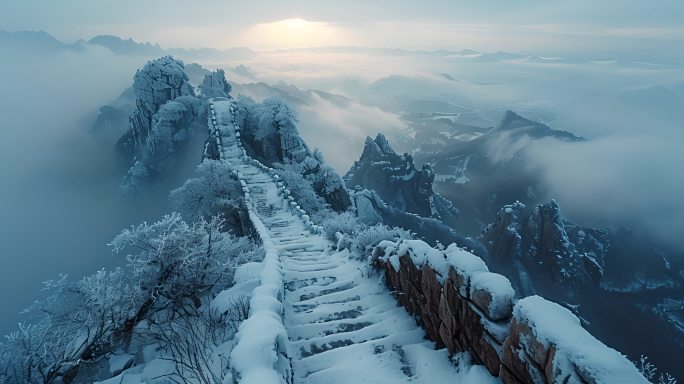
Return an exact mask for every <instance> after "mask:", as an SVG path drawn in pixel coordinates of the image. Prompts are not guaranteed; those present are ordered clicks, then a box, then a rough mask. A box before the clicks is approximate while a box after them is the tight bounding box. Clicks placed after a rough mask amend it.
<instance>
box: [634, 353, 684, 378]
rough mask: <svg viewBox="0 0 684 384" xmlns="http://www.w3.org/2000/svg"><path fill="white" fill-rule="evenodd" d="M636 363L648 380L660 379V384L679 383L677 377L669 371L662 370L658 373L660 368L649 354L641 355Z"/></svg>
mask: <svg viewBox="0 0 684 384" xmlns="http://www.w3.org/2000/svg"><path fill="white" fill-rule="evenodd" d="M634 365H635V366H636V367H637V369H638V370H639V373H641V374H642V375H643V376H644V377H645V378H646V379H647V380H648V381H650V382H652V383H653V382H655V380H656V378H657V379H658V384H677V379H676V378H674V377H673V376H672V375H670V374H669V373H668V372H662V373H660V375H658V368H657V367H656V366H655V365H654V364H653V363H651V362H650V361H649V360H648V357H647V356H644V355H641V357H640V358H639V360H638V361H635V362H634Z"/></svg>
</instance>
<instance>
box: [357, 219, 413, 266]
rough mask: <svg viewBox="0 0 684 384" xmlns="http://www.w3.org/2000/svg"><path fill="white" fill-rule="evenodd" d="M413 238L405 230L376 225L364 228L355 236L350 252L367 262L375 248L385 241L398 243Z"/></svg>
mask: <svg viewBox="0 0 684 384" xmlns="http://www.w3.org/2000/svg"><path fill="white" fill-rule="evenodd" d="M412 238H413V235H412V234H411V232H409V231H407V230H405V229H403V228H399V227H388V226H386V225H382V224H376V225H373V226H371V227H363V228H361V229H359V230H358V231H357V232H356V233H355V234H354V235H353V237H352V239H351V249H350V251H351V254H352V256H354V257H355V258H357V259H360V260H365V259H367V258H368V257H369V256H370V254H371V252H372V250H373V247H375V246H376V245H378V243H380V242H381V241H383V240H392V241H396V240H398V239H412Z"/></svg>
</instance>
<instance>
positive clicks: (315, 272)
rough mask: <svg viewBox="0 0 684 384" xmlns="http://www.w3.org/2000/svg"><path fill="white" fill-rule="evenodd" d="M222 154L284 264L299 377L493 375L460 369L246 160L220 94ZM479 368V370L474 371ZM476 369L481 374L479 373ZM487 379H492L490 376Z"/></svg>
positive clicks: (422, 379)
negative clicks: (243, 185) (308, 225)
mask: <svg viewBox="0 0 684 384" xmlns="http://www.w3.org/2000/svg"><path fill="white" fill-rule="evenodd" d="M213 106H214V111H215V113H216V125H217V127H218V129H219V133H220V140H221V149H220V151H221V158H222V159H223V161H226V162H229V163H230V164H231V165H232V167H233V168H234V169H235V170H237V171H238V172H240V173H241V175H242V178H243V180H244V181H245V182H246V184H247V186H248V187H249V191H250V196H251V198H252V201H254V202H255V204H256V208H257V213H258V215H259V218H260V219H261V221H262V222H263V223H264V225H265V226H266V228H267V230H268V232H269V234H270V236H271V239H272V241H273V243H274V244H275V246H276V248H277V250H278V252H279V255H280V258H281V263H282V265H283V268H284V281H285V298H284V306H285V315H284V324H285V327H286V329H287V331H288V334H289V338H290V346H289V351H290V358H291V360H292V367H293V371H294V382H295V383H321V384H324V383H325V384H332V383H404V382H412V383H428V382H429V383H431V384H434V383H441V382H450V383H457V382H468V381H471V382H483V381H482V378H483V377H484V378H485V379H488V380H492V379H493V378H491V376H489V375H488V374H487V375H484V374H483V372H484V368H483V369H482V372H481V371H480V370H476V369H475V368H480V367H475V368H470V367H468V366H466V367H461V368H460V369H458V368H457V367H456V366H455V365H454V364H452V363H451V362H450V361H449V358H448V356H447V352H446V350H444V349H443V350H435V349H434V343H433V342H431V341H428V340H427V339H425V332H424V331H423V330H422V329H421V328H420V327H419V326H418V325H416V322H415V320H414V319H413V318H412V317H411V316H410V315H408V314H407V313H406V312H405V311H404V309H403V308H401V307H399V306H398V305H397V304H396V301H395V299H394V298H393V297H392V295H391V293H390V292H389V291H388V290H387V288H386V286H385V285H384V284H382V283H381V281H380V280H379V279H378V278H377V277H375V278H368V277H365V276H364V271H366V268H364V265H363V264H362V263H360V262H358V261H356V260H352V259H350V258H349V253H348V252H346V251H343V252H336V251H335V250H334V248H333V244H332V243H331V242H330V241H328V240H327V239H326V238H325V237H324V236H322V235H318V234H312V233H310V231H309V230H308V229H307V228H306V227H305V225H304V222H303V221H302V219H301V218H300V217H298V216H297V215H295V214H294V213H292V211H291V210H290V209H289V208H288V206H287V201H286V200H285V199H283V198H282V197H281V196H280V195H279V194H278V188H277V185H276V183H275V182H274V181H273V179H272V178H271V176H270V175H269V174H268V173H266V172H264V171H263V170H261V169H260V168H259V167H257V166H255V165H253V164H251V163H247V162H245V161H244V160H243V154H242V150H241V149H240V148H239V147H238V145H237V139H238V138H237V136H236V130H235V127H234V125H233V115H232V108H233V101H232V100H227V99H221V98H218V99H214V101H213ZM473 371H476V372H473ZM475 377H477V379H475ZM488 380H486V381H488Z"/></svg>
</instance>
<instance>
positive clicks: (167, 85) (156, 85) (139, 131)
mask: <svg viewBox="0 0 684 384" xmlns="http://www.w3.org/2000/svg"><path fill="white" fill-rule="evenodd" d="M133 94H134V95H135V97H136V99H135V106H136V108H135V111H134V112H133V114H132V115H131V117H130V129H129V130H128V132H126V134H125V135H124V136H123V137H121V139H120V140H119V142H118V147H119V148H120V149H121V150H122V151H124V152H126V153H129V154H131V155H134V154H136V152H137V151H138V149H139V148H140V147H141V146H143V145H144V144H145V139H146V138H147V136H148V135H149V134H150V131H151V130H152V126H153V124H154V115H155V114H156V113H157V111H158V110H159V108H160V107H161V106H162V105H164V104H165V103H167V102H168V101H171V100H174V99H176V98H177V97H180V96H192V97H194V96H195V93H194V91H193V90H192V86H191V85H190V84H189V83H188V76H187V74H186V73H185V71H184V67H183V63H182V62H181V61H180V60H176V59H174V58H173V57H171V56H165V57H162V58H160V59H157V60H153V61H150V62H148V63H147V64H145V66H144V67H143V68H142V69H139V70H138V71H137V72H136V73H135V76H134V78H133Z"/></svg>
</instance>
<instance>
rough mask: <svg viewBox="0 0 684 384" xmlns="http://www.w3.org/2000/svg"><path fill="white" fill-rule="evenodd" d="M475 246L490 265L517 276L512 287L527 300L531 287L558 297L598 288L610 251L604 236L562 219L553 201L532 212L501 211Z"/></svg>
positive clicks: (519, 206)
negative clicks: (552, 289)
mask: <svg viewBox="0 0 684 384" xmlns="http://www.w3.org/2000/svg"><path fill="white" fill-rule="evenodd" d="M480 240H481V242H482V243H483V244H484V245H485V247H486V248H487V250H488V255H489V256H488V260H489V261H490V263H491V264H492V265H493V266H494V267H496V269H497V270H500V271H502V272H504V273H506V274H507V275H509V276H516V278H515V279H514V281H515V284H516V286H517V287H518V289H519V290H521V291H523V292H525V293H526V294H532V293H535V289H534V288H533V286H534V285H543V286H549V285H550V286H555V287H557V288H559V289H560V290H563V291H571V290H573V289H582V288H587V287H598V285H599V284H600V282H601V279H602V277H603V266H604V259H605V255H606V252H607V250H608V245H609V240H608V234H607V233H606V232H603V231H600V230H596V229H591V228H582V227H579V226H577V225H575V224H574V223H572V222H570V221H568V220H567V219H565V218H563V217H562V216H561V214H560V208H559V206H558V204H557V203H556V202H555V201H551V202H548V203H543V204H539V205H537V206H536V207H534V208H533V209H532V210H531V211H530V210H527V209H526V207H525V206H524V205H523V204H521V203H515V204H511V205H507V206H504V207H503V208H502V209H501V210H500V211H499V213H498V214H497V216H496V221H495V222H494V223H492V224H490V225H487V226H486V227H485V228H484V230H483V232H482V235H481V236H480Z"/></svg>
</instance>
